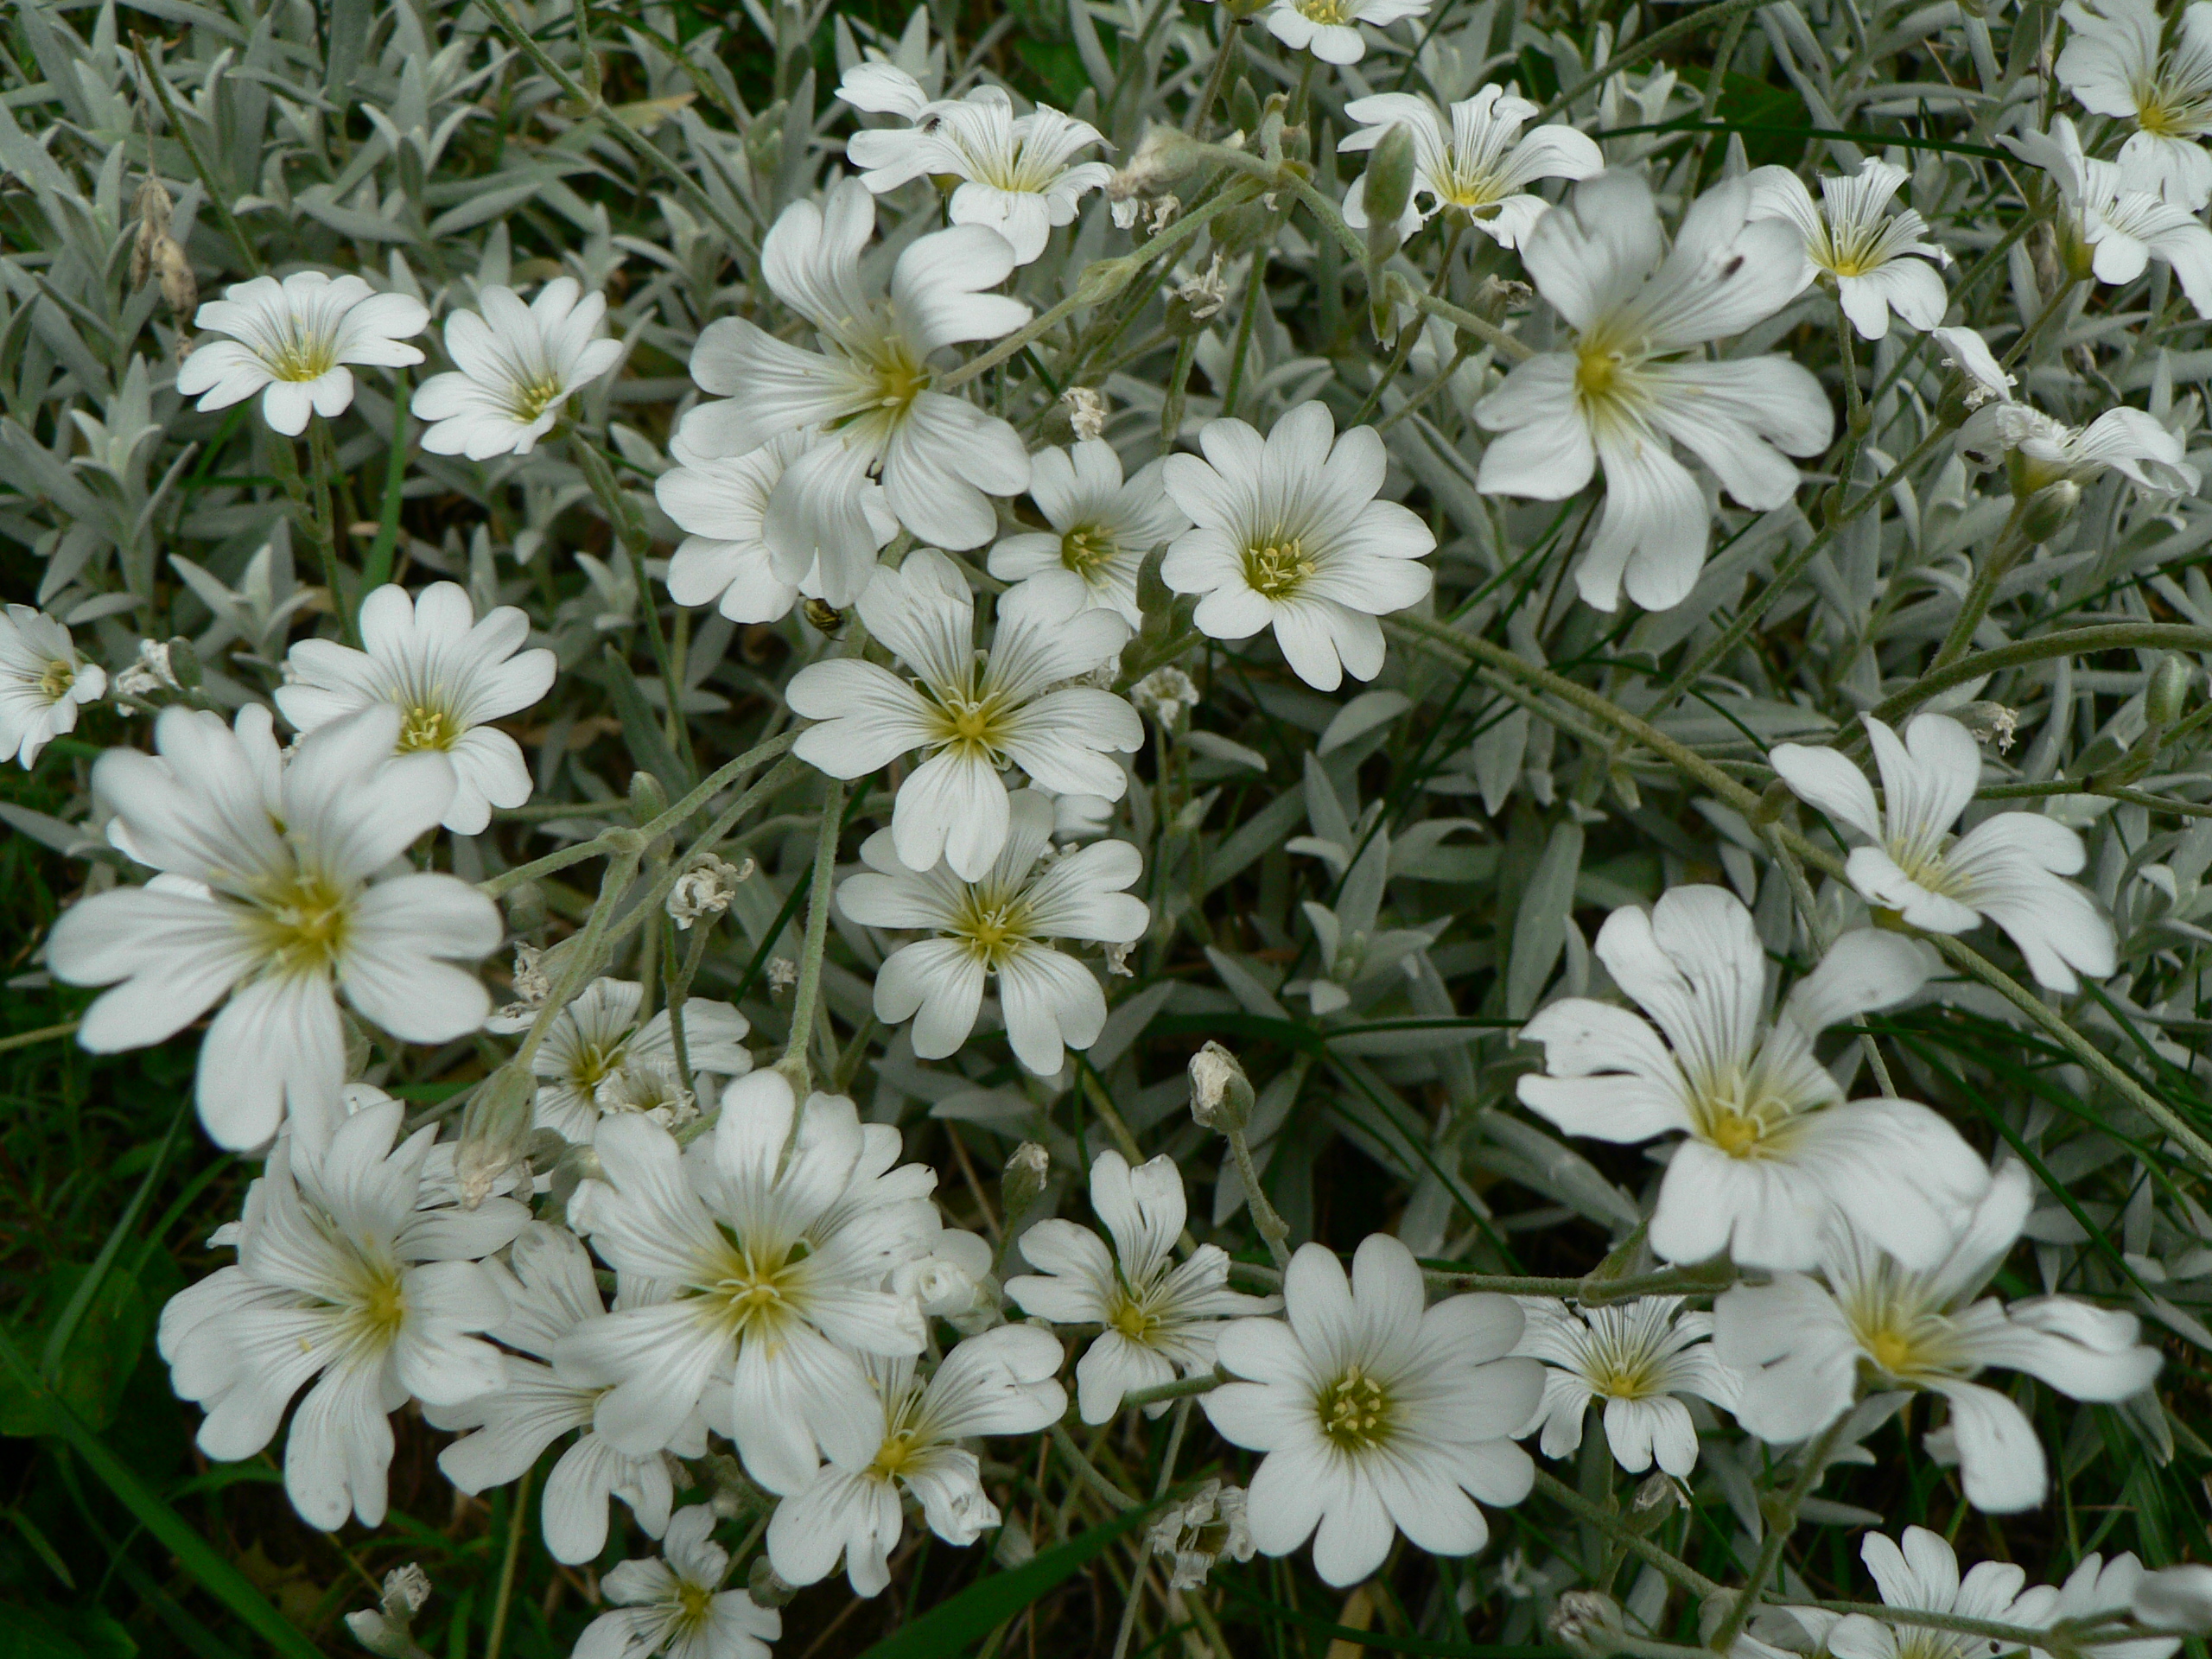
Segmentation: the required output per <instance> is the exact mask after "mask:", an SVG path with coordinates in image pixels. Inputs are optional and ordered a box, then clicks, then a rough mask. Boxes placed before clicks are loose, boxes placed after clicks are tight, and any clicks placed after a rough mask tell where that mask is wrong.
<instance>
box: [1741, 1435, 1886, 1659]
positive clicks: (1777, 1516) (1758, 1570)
mask: <svg viewBox="0 0 2212 1659" xmlns="http://www.w3.org/2000/svg"><path fill="white" fill-rule="evenodd" d="M1850 1421H1851V1414H1850V1413H1849V1412H1845V1413H1843V1414H1841V1415H1840V1416H1839V1417H1837V1419H1836V1420H1835V1421H1834V1422H1832V1423H1830V1424H1829V1425H1828V1426H1827V1427H1826V1428H1824V1429H1822V1430H1821V1433H1820V1434H1819V1435H1818V1436H1817V1437H1816V1438H1815V1440H1813V1441H1812V1443H1811V1444H1810V1445H1808V1446H1807V1447H1806V1448H1805V1450H1804V1451H1803V1452H1802V1453H1801V1454H1800V1455H1801V1459H1802V1461H1800V1463H1799V1464H1798V1465H1797V1472H1796V1475H1795V1476H1794V1477H1792V1478H1791V1480H1790V1482H1789V1485H1788V1486H1786V1487H1785V1488H1783V1491H1781V1493H1780V1494H1779V1495H1778V1496H1777V1497H1776V1498H1775V1499H1774V1501H1773V1502H1772V1503H1768V1504H1762V1505H1760V1509H1761V1510H1762V1511H1763V1515H1764V1520H1765V1522H1766V1537H1765V1538H1764V1540H1763V1541H1761V1543H1760V1545H1759V1554H1758V1560H1756V1561H1754V1562H1753V1563H1752V1564H1751V1575H1750V1576H1749V1577H1748V1578H1746V1579H1745V1580H1744V1587H1743V1588H1742V1589H1740V1590H1738V1592H1736V1599H1735V1600H1734V1601H1733V1602H1732V1603H1731V1604H1730V1605H1729V1608H1728V1611H1727V1614H1726V1617H1724V1618H1722V1619H1721V1621H1720V1624H1719V1628H1718V1629H1717V1630H1714V1631H1713V1634H1712V1636H1711V1637H1708V1638H1707V1643H1706V1645H1707V1646H1708V1647H1709V1648H1711V1649H1713V1652H1715V1653H1722V1654H1725V1653H1726V1652H1728V1650H1729V1649H1732V1648H1733V1647H1734V1646H1735V1645H1736V1638H1737V1637H1739V1636H1741V1635H1742V1634H1743V1633H1744V1626H1745V1624H1748V1623H1749V1622H1750V1620H1751V1610H1752V1609H1753V1608H1755V1607H1756V1606H1758V1600H1759V1597H1760V1596H1761V1595H1762V1594H1763V1593H1764V1592H1765V1590H1766V1586H1767V1581H1768V1580H1770V1579H1771V1578H1773V1577H1774V1570H1775V1568H1776V1567H1778V1566H1780V1565H1781V1563H1782V1552H1783V1549H1785V1548H1788V1546H1789V1535H1790V1534H1791V1533H1793V1532H1795V1531H1796V1529H1797V1511H1798V1510H1800V1509H1802V1507H1803V1506H1804V1503H1805V1500H1806V1498H1807V1497H1810V1496H1811V1495H1812V1491H1813V1489H1814V1488H1815V1487H1816V1486H1818V1485H1819V1484H1821V1476H1822V1475H1824V1474H1826V1473H1827V1467H1828V1460H1829V1459H1830V1458H1831V1456H1832V1455H1833V1454H1834V1451H1835V1448H1836V1443H1837V1442H1838V1441H1840V1440H1842V1438H1843V1431H1844V1427H1845V1425H1846V1424H1847V1423H1849V1422H1850Z"/></svg>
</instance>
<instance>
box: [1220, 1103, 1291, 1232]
mask: <svg viewBox="0 0 2212 1659" xmlns="http://www.w3.org/2000/svg"><path fill="white" fill-rule="evenodd" d="M1229 1150H1230V1153H1231V1154H1234V1156H1235V1157H1236V1173H1237V1176H1238V1179H1241V1180H1243V1183H1244V1202H1245V1203H1247V1204H1249V1205H1251V1206H1252V1220H1253V1223H1254V1224H1255V1225H1256V1226H1257V1227H1258V1228H1259V1230H1260V1236H1261V1237H1262V1238H1263V1239H1265V1240H1266V1241H1267V1243H1268V1255H1271V1256H1273V1257H1274V1259H1275V1266H1277V1267H1278V1268H1288V1267H1289V1266H1290V1249H1289V1246H1288V1244H1287V1243H1286V1242H1285V1241H1287V1239H1288V1238H1289V1237H1290V1224H1289V1223H1287V1222H1286V1221H1285V1220H1284V1219H1283V1218H1282V1217H1281V1216H1280V1215H1279V1214H1277V1213H1276V1211H1275V1207H1274V1205H1272V1204H1270V1203H1268V1195H1267V1194H1266V1193H1265V1192H1262V1191H1261V1190H1260V1172H1259V1171H1258V1170H1256V1169H1255V1168H1253V1166H1252V1143H1251V1141H1250V1140H1249V1139H1248V1138H1247V1137H1246V1135H1245V1134H1244V1126H1243V1124H1242V1123H1239V1124H1236V1125H1235V1126H1234V1127H1232V1128H1230V1130H1229Z"/></svg>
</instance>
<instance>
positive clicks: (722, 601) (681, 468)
mask: <svg viewBox="0 0 2212 1659" xmlns="http://www.w3.org/2000/svg"><path fill="white" fill-rule="evenodd" d="M815 442H817V440H815V439H813V438H811V437H810V436H809V435H807V434H806V433H804V432H796V431H794V432H784V433H779V434H778V435H776V436H775V437H772V438H771V439H769V440H768V442H766V443H764V444H762V445H761V446H760V448H758V449H755V450H753V452H752V453H751V454H745V455H737V456H733V457H725V458H721V459H717V458H715V457H711V456H707V455H702V454H699V453H698V451H696V449H694V448H691V446H690V443H689V442H687V441H686V440H685V438H684V436H683V434H682V433H681V432H678V433H677V435H676V436H675V437H674V438H673V439H672V440H671V441H670V443H669V446H668V450H669V454H671V455H672V456H674V457H675V459H676V462H677V464H676V465H675V466H673V467H670V468H669V469H668V470H667V471H666V472H664V473H663V474H661V475H660V476H659V478H658V479H657V480H654V482H653V495H654V497H655V499H658V501H659V502H660V505H661V511H662V512H665V513H666V514H667V515H668V516H669V517H670V518H671V519H673V520H675V522H676V525H677V529H679V530H682V531H684V532H685V534H684V537H683V542H682V543H681V544H679V545H678V546H677V550H676V552H675V554H674V556H672V557H671V558H670V560H669V562H668V596H669V597H670V598H671V599H672V600H674V601H676V602H677V604H679V605H714V606H716V607H717V608H719V609H720V610H721V613H722V614H723V615H724V616H726V617H728V618H729V619H730V620H732V621H733V622H778V621H781V620H783V619H784V618H785V616H787V615H789V614H790V613H791V607H792V606H793V605H795V604H797V603H798V598H799V595H800V594H805V595H806V596H807V597H808V598H809V599H820V598H822V597H823V574H822V559H821V550H820V548H819V547H818V546H817V544H816V543H813V542H811V541H793V540H791V539H790V537H791V534H792V533H793V530H794V526H792V525H791V524H784V525H781V526H779V537H771V536H770V534H769V532H768V503H769V502H770V500H771V499H773V498H774V496H775V493H776V486H778V485H779V484H780V483H782V482H783V478H784V474H785V472H787V471H789V470H790V467H791V463H792V462H793V461H797V460H798V458H799V457H800V456H801V455H803V454H805V453H806V452H807V450H808V449H809V448H811V447H812V446H813V444H814V443H815ZM857 494H858V499H859V504H860V509H861V518H863V519H865V520H866V522H867V527H868V540H869V542H870V543H872V545H871V548H870V550H869V555H868V557H869V562H870V563H871V564H872V563H873V562H874V553H875V550H877V549H880V548H881V547H883V546H884V545H885V544H886V543H888V542H889V541H890V540H891V538H892V537H894V536H896V535H897V534H898V533H899V520H898V518H897V516H896V515H894V514H893V512H892V511H891V509H890V508H889V507H888V506H887V505H884V499H883V486H881V485H880V484H872V483H866V482H863V483H862V484H861V485H860V486H858V491H857ZM865 574H866V573H865V572H863V573H862V575H863V579H865Z"/></svg>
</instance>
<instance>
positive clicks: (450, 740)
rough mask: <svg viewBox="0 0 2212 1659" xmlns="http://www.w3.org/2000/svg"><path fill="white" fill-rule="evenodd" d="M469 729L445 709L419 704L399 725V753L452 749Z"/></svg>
mask: <svg viewBox="0 0 2212 1659" xmlns="http://www.w3.org/2000/svg"><path fill="white" fill-rule="evenodd" d="M467 729H468V728H467V727H466V726H464V725H462V724H461V721H458V720H456V719H455V718H454V716H453V715H451V714H449V713H448V711H447V710H445V709H440V708H437V707H435V705H433V704H430V703H427V702H418V703H416V704H414V705H413V706H411V707H410V709H408V710H407V715H406V718H405V719H404V720H403V721H400V725H399V753H402V754H412V753H414V752H415V751H416V750H417V749H437V750H441V751H442V750H446V749H450V748H451V747H453V746H454V744H456V743H458V742H460V741H461V734H462V733H464V732H466V731H467Z"/></svg>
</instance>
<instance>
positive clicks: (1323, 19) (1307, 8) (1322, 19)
mask: <svg viewBox="0 0 2212 1659" xmlns="http://www.w3.org/2000/svg"><path fill="white" fill-rule="evenodd" d="M1298 10H1300V13H1302V14H1303V15H1304V16H1305V17H1306V21H1307V22H1314V23H1319V24H1321V25H1322V26H1323V27H1325V28H1328V27H1334V28H1337V29H1342V28H1344V27H1345V26H1346V25H1347V24H1349V23H1351V22H1352V21H1353V14H1352V9H1351V6H1350V5H1348V4H1346V3H1345V0H1298Z"/></svg>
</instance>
